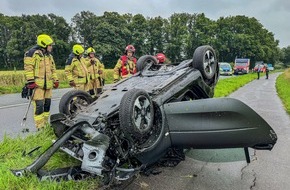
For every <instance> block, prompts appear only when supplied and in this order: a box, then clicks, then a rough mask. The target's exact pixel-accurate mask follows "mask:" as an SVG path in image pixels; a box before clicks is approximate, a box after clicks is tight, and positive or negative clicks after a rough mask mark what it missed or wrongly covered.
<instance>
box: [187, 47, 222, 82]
mask: <svg viewBox="0 0 290 190" xmlns="http://www.w3.org/2000/svg"><path fill="white" fill-rule="evenodd" d="M217 64H218V63H217V59H216V54H215V51H214V49H213V48H212V47H211V46H208V45H205V46H200V47H198V48H196V50H195V51H194V53H193V59H192V66H193V67H194V68H196V69H198V70H199V71H200V72H201V74H202V76H203V78H204V79H209V80H210V79H212V78H213V77H214V76H215V73H216V68H217Z"/></svg>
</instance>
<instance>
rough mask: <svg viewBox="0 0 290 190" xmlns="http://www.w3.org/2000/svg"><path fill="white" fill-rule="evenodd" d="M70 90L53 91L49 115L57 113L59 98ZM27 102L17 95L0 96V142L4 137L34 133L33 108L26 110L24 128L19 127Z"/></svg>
mask: <svg viewBox="0 0 290 190" xmlns="http://www.w3.org/2000/svg"><path fill="white" fill-rule="evenodd" d="M69 90H71V88H67V89H56V90H53V96H52V103H51V113H52V114H53V113H58V104H59V100H60V98H61V96H62V95H63V94H64V93H65V92H67V91H69ZM28 102H29V100H27V99H23V98H21V95H20V93H18V94H7V95H1V96H0V122H1V123H0V140H2V139H3V137H4V135H5V134H6V135H8V136H10V137H17V136H25V135H26V134H27V133H28V131H29V132H36V128H35V126H34V121H33V106H31V107H30V109H29V110H28V115H27V120H26V122H25V124H26V125H25V126H24V127H21V122H22V120H23V118H24V113H25V112H26V109H27V106H28Z"/></svg>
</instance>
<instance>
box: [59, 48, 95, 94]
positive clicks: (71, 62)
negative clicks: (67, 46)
mask: <svg viewBox="0 0 290 190" xmlns="http://www.w3.org/2000/svg"><path fill="white" fill-rule="evenodd" d="M84 51H85V50H84V48H83V46H82V45H79V44H76V45H74V46H73V52H72V53H71V54H70V55H69V58H68V59H67V61H66V66H65V70H64V71H65V74H66V76H67V78H68V80H69V85H70V86H71V87H74V88H75V89H78V90H83V91H86V92H87V91H89V80H90V75H89V72H88V69H87V66H86V63H85V59H84V58H83V57H82V55H83V53H84Z"/></svg>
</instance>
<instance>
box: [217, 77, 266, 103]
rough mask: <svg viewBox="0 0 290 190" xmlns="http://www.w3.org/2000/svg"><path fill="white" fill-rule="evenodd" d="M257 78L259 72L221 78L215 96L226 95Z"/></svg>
mask: <svg viewBox="0 0 290 190" xmlns="http://www.w3.org/2000/svg"><path fill="white" fill-rule="evenodd" d="M263 75H265V74H261V76H263ZM255 79H257V73H249V74H246V75H239V76H236V77H230V78H226V79H222V80H219V81H218V83H217V85H216V87H215V92H214V97H216V98H218V97H226V96H228V95H229V94H231V93H232V92H234V91H236V90H237V89H239V88H240V87H242V86H244V85H245V84H247V83H249V82H251V81H252V80H255Z"/></svg>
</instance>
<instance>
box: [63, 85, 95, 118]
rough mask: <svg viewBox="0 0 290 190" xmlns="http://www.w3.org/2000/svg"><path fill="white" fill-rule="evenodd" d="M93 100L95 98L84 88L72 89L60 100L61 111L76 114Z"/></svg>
mask: <svg viewBox="0 0 290 190" xmlns="http://www.w3.org/2000/svg"><path fill="white" fill-rule="evenodd" d="M92 102H93V98H92V97H91V96H90V94H89V93H87V92H85V91H82V90H71V91H69V92H67V93H65V94H64V95H63V96H62V97H61V99H60V102H59V112H60V113H63V114H66V115H72V116H74V115H75V114H77V113H78V112H79V111H80V110H83V109H84V108H85V107H87V106H88V105H90V104H91V103H92Z"/></svg>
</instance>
